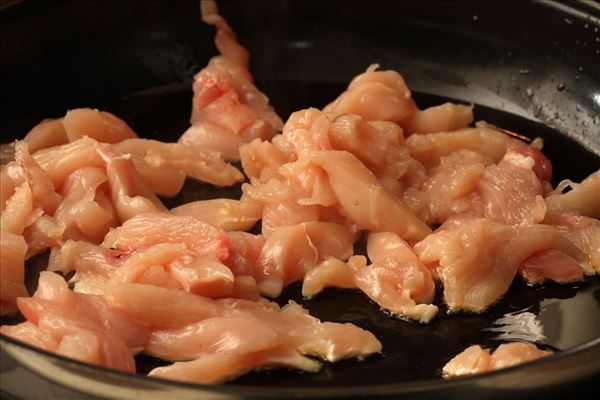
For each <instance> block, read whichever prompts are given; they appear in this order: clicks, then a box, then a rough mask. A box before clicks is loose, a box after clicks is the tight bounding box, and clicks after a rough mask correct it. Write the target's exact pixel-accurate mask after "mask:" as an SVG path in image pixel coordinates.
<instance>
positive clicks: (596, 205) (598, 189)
mask: <svg viewBox="0 0 600 400" xmlns="http://www.w3.org/2000/svg"><path fill="white" fill-rule="evenodd" d="M568 187H570V188H571V190H570V191H568V192H566V193H563V191H564V190H565V189H566V188H568ZM599 193H600V170H598V171H596V172H594V173H592V174H590V176H588V177H587V178H585V179H584V180H583V181H581V183H573V182H571V181H570V180H565V181H562V182H561V183H559V184H558V186H557V187H556V190H555V191H554V192H553V193H550V194H549V195H548V196H547V197H546V204H547V205H548V212H549V213H552V214H562V213H568V212H575V213H578V214H580V215H582V216H586V217H590V218H596V219H599V218H600V198H599Z"/></svg>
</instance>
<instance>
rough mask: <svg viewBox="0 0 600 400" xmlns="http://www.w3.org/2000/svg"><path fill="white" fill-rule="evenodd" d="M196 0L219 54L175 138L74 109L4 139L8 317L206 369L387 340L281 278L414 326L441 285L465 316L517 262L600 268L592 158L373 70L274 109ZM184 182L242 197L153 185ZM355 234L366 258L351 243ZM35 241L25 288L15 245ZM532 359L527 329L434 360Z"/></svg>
mask: <svg viewBox="0 0 600 400" xmlns="http://www.w3.org/2000/svg"><path fill="white" fill-rule="evenodd" d="M202 15H203V20H204V22H205V23H207V24H210V25H212V26H214V27H215V28H216V37H215V42H216V46H217V48H218V50H219V52H220V54H219V55H218V56H216V57H214V58H212V59H211V60H210V61H209V63H208V65H207V66H206V67H205V68H204V69H202V70H201V71H200V72H198V73H197V74H196V76H195V78H194V84H193V92H194V96H193V102H192V113H191V120H190V126H189V128H188V129H187V130H186V131H185V132H184V133H183V134H182V135H181V137H180V138H179V141H178V142H177V143H165V142H160V141H155V140H148V139H141V138H139V137H138V135H137V134H136V133H135V132H134V131H133V130H132V129H131V128H130V127H129V126H128V125H127V123H126V122H124V121H123V120H121V119H119V118H118V117H117V116H115V115H112V114H110V113H108V112H104V111H98V110H94V109H87V108H81V109H74V110H70V111H68V112H67V113H66V115H65V116H64V117H63V118H59V119H53V120H45V121H43V122H41V123H40V124H38V125H37V126H35V127H34V128H33V129H32V130H31V131H30V132H29V133H28V134H27V136H26V137H25V138H24V139H23V140H21V141H16V142H14V143H12V144H10V145H5V149H4V150H6V149H7V147H6V146H10V149H9V150H10V151H11V152H13V153H14V156H12V157H11V160H10V161H9V162H6V163H4V165H2V170H1V199H0V203H1V207H2V214H1V218H2V226H1V227H2V236H1V259H0V262H1V264H0V265H1V273H2V274H1V308H0V310H1V313H2V315H5V316H6V315H10V314H14V313H19V312H20V313H21V314H22V316H24V318H25V319H26V321H25V322H22V323H19V324H17V325H4V326H2V327H1V328H0V332H1V333H2V334H4V335H7V336H10V337H12V338H14V339H17V340H19V341H22V342H25V343H28V344H30V345H32V346H35V347H37V348H41V349H44V350H46V351H49V352H53V353H57V354H60V355H63V356H66V357H70V358H73V359H77V360H80V361H84V362H87V363H91V364H95V365H100V366H104V367H109V368H114V369H117V370H122V371H129V372H132V373H133V372H135V371H136V365H135V359H134V356H135V355H137V354H146V355H150V356H153V357H157V358H160V359H162V360H164V361H165V362H164V366H161V367H157V368H155V369H153V370H152V371H150V373H149V375H150V376H152V377H159V378H165V379H174V380H183V381H190V382H197V383H204V384H216V383H223V382H225V381H228V380H231V379H234V378H236V377H238V376H240V375H242V374H244V373H246V372H249V371H252V370H258V369H266V368H279V367H281V368H291V369H298V370H302V371H309V372H316V371H319V369H320V368H321V367H322V365H323V364H322V362H335V361H338V360H341V359H346V358H358V359H364V358H366V357H368V356H369V355H372V354H376V353H381V352H383V353H385V343H383V346H382V343H380V342H379V340H378V339H377V338H376V337H375V336H374V335H373V334H372V333H371V332H368V331H366V330H364V329H361V328H359V327H357V326H355V325H353V324H350V323H345V324H342V323H333V322H322V321H320V320H319V319H317V318H315V317H313V316H311V315H310V314H309V312H308V311H307V310H306V309H304V308H303V307H302V306H301V305H300V304H297V303H295V302H293V301H290V302H289V303H288V304H287V305H285V306H283V307H280V306H278V305H277V304H276V303H275V302H273V301H272V299H274V298H277V297H278V296H279V295H280V294H281V293H282V290H283V289H284V288H285V287H286V286H287V285H289V284H291V283H293V282H297V281H301V282H302V294H303V296H304V297H306V298H311V297H313V296H318V295H319V293H320V292H321V291H322V290H323V289H324V288H327V287H337V288H345V289H354V290H358V291H361V292H362V293H364V295H365V296H367V297H368V298H369V299H371V300H372V301H373V302H375V303H377V304H378V305H379V306H380V307H381V309H382V311H385V312H386V313H387V314H389V318H401V319H404V320H407V321H414V323H421V324H427V323H429V322H430V321H432V320H434V319H435V318H436V316H437V314H438V305H436V304H433V299H434V291H435V288H436V285H437V286H438V287H441V288H442V289H443V301H444V302H445V304H446V306H447V309H448V310H449V311H450V312H454V313H456V312H475V313H480V312H485V311H486V309H487V308H488V307H490V306H491V305H493V304H494V303H495V302H497V301H498V300H499V299H500V298H501V297H502V296H503V295H504V294H505V293H506V292H507V290H508V289H509V287H510V285H511V283H512V282H513V280H514V279H522V280H524V281H525V282H527V283H528V284H531V285H537V284H541V283H543V282H544V281H546V280H551V281H555V282H559V283H567V282H573V281H579V280H582V279H583V278H584V275H586V274H587V275H593V274H596V273H598V272H599V271H600V221H599V220H598V218H600V201H599V200H598V199H599V197H598V194H599V193H600V171H597V172H595V173H593V174H592V175H590V176H589V177H588V178H587V179H585V180H584V181H582V182H580V183H574V182H571V181H563V182H561V183H560V184H559V185H558V186H557V187H555V188H553V187H552V185H551V183H550V181H551V177H552V164H551V162H550V160H548V158H546V157H545V156H544V154H543V153H542V151H541V150H542V141H541V140H540V139H536V140H534V141H532V142H526V141H523V140H519V139H518V138H516V137H515V136H514V135H510V134H508V133H510V132H507V131H505V130H502V129H500V128H497V127H495V126H492V125H489V124H486V123H485V122H477V123H475V124H474V127H473V126H472V124H473V113H472V107H470V106H465V105H457V104H452V103H445V104H441V105H438V106H435V107H431V108H427V109H423V110H422V109H419V108H418V106H417V105H416V104H415V103H414V101H413V100H412V97H411V92H410V90H409V89H408V88H407V86H406V84H405V82H404V80H403V78H402V76H401V75H400V74H399V73H398V72H396V71H392V70H379V66H378V65H371V66H370V67H368V68H367V70H366V71H365V72H363V73H361V74H360V75H358V76H356V77H355V78H354V79H353V80H352V81H351V82H350V84H349V85H348V88H347V89H346V91H345V92H343V93H341V94H340V95H339V97H338V98H337V99H335V100H334V101H333V102H332V103H330V104H329V105H327V106H326V107H325V108H323V109H322V110H319V109H316V108H308V109H305V110H300V111H296V112H294V113H292V114H291V115H290V116H289V118H288V119H287V122H285V123H284V122H283V121H282V119H281V118H280V117H279V116H278V115H277V114H276V112H275V111H274V109H273V108H272V107H271V105H270V104H269V101H268V99H267V97H266V96H265V95H264V94H263V93H261V92H260V90H259V89H258V88H257V87H256V86H255V85H254V83H253V78H252V76H251V74H250V72H249V70H248V59H249V55H248V52H247V50H246V49H245V48H244V47H242V46H241V45H240V44H239V43H238V41H237V39H236V36H235V34H234V32H233V30H232V29H231V28H230V27H229V25H228V24H227V22H226V21H225V20H224V19H223V17H221V16H220V15H219V13H218V10H217V7H216V5H215V4H214V3H213V2H203V3H202ZM231 161H240V163H241V166H242V170H239V169H238V168H236V167H235V166H234V165H232V164H230V163H229V162H231ZM238 165H239V164H238ZM189 178H191V179H195V180H198V181H201V182H206V183H209V184H212V185H217V186H231V185H235V184H239V183H241V182H244V183H243V184H242V186H241V187H242V192H243V194H242V195H241V197H240V198H226V199H212V200H202V199H198V200H197V201H193V202H190V203H186V204H183V205H180V206H178V207H175V208H172V209H168V208H166V207H165V206H164V205H163V203H162V202H161V201H160V199H159V196H161V197H171V196H175V195H177V193H178V192H179V191H180V190H181V189H182V186H183V184H184V181H185V180H186V179H189ZM259 221H260V224H261V225H260V226H261V228H260V229H262V230H261V231H260V232H261V233H260V234H253V233H250V231H251V230H252V229H253V227H255V225H256V224H257V223H258V222H259ZM257 231H258V230H257V229H255V230H254V231H253V232H257ZM363 239H364V240H366V244H367V246H366V254H365V255H361V254H354V244H355V242H357V241H358V240H363ZM45 252H49V254H50V255H49V260H48V265H47V268H46V270H45V271H43V272H41V274H40V276H39V282H38V285H37V290H36V291H35V293H33V294H32V295H30V294H29V293H28V292H27V290H26V289H25V285H24V275H25V266H24V265H25V262H26V260H28V259H29V258H30V257H32V256H34V255H36V254H40V253H45ZM547 354H549V352H546V351H542V350H540V349H538V348H537V347H536V345H535V344H533V343H525V342H517V343H508V344H503V345H501V346H500V347H499V348H497V349H485V348H481V347H480V346H477V345H474V346H471V347H469V348H468V349H466V350H465V351H464V352H463V353H461V354H459V355H457V356H456V357H455V358H454V359H452V360H451V361H450V362H449V363H448V364H446V366H445V367H444V369H443V373H444V375H445V376H456V375H463V374H472V373H477V372H483V371H487V370H492V369H497V368H503V367H507V366H511V365H515V364H518V363H521V362H525V361H528V360H532V359H535V358H538V357H542V356H545V355H547Z"/></svg>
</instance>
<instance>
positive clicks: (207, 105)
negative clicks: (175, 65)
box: [179, 2, 283, 160]
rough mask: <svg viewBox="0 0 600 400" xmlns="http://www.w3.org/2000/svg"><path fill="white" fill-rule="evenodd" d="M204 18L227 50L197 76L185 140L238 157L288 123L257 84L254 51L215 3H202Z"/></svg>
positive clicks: (217, 41)
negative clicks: (251, 61) (242, 149)
mask: <svg viewBox="0 0 600 400" xmlns="http://www.w3.org/2000/svg"><path fill="white" fill-rule="evenodd" d="M202 19H203V21H204V22H206V23H207V24H209V25H214V26H215V27H216V28H217V33H216V36H215V44H216V45H217V49H218V50H219V52H220V53H221V55H220V56H217V57H213V58H212V59H211V60H210V62H209V64H208V66H207V67H206V68H204V69H203V70H202V71H200V72H199V73H198V74H196V76H195V77H194V85H193V89H194V98H193V100H192V117H191V121H190V122H191V127H190V128H189V129H188V130H187V131H186V132H184V134H183V135H182V136H181V138H180V139H179V141H180V142H181V143H183V144H185V145H194V146H198V147H201V148H205V149H211V150H214V151H217V152H219V153H221V154H222V155H223V157H225V158H227V159H232V160H237V159H239V153H238V148H239V147H240V145H242V144H244V143H248V142H250V141H252V140H253V139H256V138H260V139H265V140H268V139H270V138H271V137H273V136H274V135H275V134H276V133H277V131H278V130H281V128H282V127H283V123H282V121H281V119H280V118H279V117H278V116H277V114H276V113H275V111H274V110H273V108H272V107H271V106H270V105H269V102H268V99H267V97H266V96H265V95H264V94H263V93H261V92H260V91H259V90H258V89H257V88H256V86H254V84H253V82H252V76H251V75H250V72H249V71H248V59H249V54H248V51H247V50H246V49H245V48H244V47H242V46H241V45H240V44H239V43H238V42H237V39H236V37H235V33H234V32H233V30H232V29H231V27H230V26H229V25H228V24H227V22H226V21H225V19H224V18H223V17H221V16H220V15H219V14H218V10H217V6H216V4H215V3H214V2H202Z"/></svg>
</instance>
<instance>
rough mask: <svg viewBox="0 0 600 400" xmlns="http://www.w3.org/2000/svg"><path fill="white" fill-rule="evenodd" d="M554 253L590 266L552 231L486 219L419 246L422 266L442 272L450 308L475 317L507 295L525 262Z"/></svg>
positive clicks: (458, 224)
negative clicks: (541, 253) (545, 253)
mask: <svg viewBox="0 0 600 400" xmlns="http://www.w3.org/2000/svg"><path fill="white" fill-rule="evenodd" d="M552 249H553V250H559V251H561V252H563V253H565V254H567V255H569V256H571V257H573V258H575V259H576V260H577V261H579V262H580V263H581V262H584V261H585V256H584V254H583V253H582V252H581V251H580V250H579V249H578V248H577V247H575V246H574V245H573V244H572V243H571V242H570V241H568V240H567V239H565V238H564V236H563V235H562V234H561V233H560V231H558V230H557V229H555V228H553V227H551V226H548V225H527V226H508V225H504V224H499V223H495V222H492V221H490V220H487V219H457V220H453V221H449V222H447V223H446V224H444V225H442V227H441V228H440V229H438V230H437V231H436V232H435V233H434V234H432V235H430V236H428V237H427V238H425V239H424V240H423V241H421V242H419V243H417V244H416V246H415V252H416V253H417V255H418V256H419V258H420V259H421V261H422V262H423V263H425V264H426V265H428V266H432V267H434V268H437V273H438V275H439V277H440V279H441V281H442V284H443V285H444V300H445V302H446V304H447V305H448V307H449V309H450V310H451V311H459V310H467V311H475V312H481V311H484V310H485V309H486V308H487V307H489V306H490V305H492V304H493V303H494V302H496V301H497V300H498V299H499V298H500V297H502V296H503V295H504V294H505V293H506V291H507V290H508V288H509V286H510V284H511V283H512V281H513V278H514V277H515V275H516V274H517V271H518V270H519V268H520V267H521V266H523V264H524V262H525V260H527V259H528V258H529V257H531V256H532V255H534V254H535V253H536V252H539V251H543V250H552Z"/></svg>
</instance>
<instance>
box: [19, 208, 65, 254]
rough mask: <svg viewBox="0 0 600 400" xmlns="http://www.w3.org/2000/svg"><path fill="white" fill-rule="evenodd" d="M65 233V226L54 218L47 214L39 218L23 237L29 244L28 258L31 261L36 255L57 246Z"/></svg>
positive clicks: (25, 231) (31, 224) (27, 228)
mask: <svg viewBox="0 0 600 400" xmlns="http://www.w3.org/2000/svg"><path fill="white" fill-rule="evenodd" d="M36 211H39V209H37V210H36ZM32 216H33V215H32ZM64 231H65V225H64V224H62V223H58V222H57V221H56V219H54V218H53V217H51V216H49V215H47V214H43V215H40V216H39V217H37V218H36V219H35V221H33V222H32V223H30V224H29V225H28V226H27V227H25V229H24V230H23V237H24V238H25V242H27V255H26V258H27V259H29V258H30V257H32V256H33V255H35V254H39V253H42V252H44V251H46V250H47V249H49V248H51V247H53V246H56V245H57V244H58V243H59V242H60V240H61V239H62V237H63V233H64Z"/></svg>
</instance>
